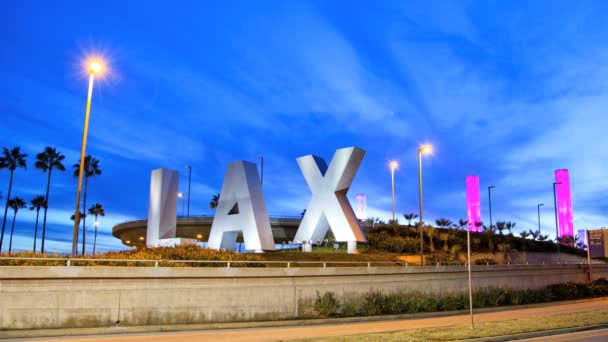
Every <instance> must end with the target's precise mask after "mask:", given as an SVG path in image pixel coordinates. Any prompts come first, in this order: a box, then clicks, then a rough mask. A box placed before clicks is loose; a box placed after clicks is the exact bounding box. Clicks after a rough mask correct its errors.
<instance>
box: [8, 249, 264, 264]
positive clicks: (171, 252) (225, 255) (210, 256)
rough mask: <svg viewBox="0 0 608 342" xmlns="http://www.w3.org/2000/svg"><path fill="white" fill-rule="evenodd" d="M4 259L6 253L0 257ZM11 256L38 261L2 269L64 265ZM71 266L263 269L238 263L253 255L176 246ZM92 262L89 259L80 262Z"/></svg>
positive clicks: (41, 258) (74, 261) (46, 256)
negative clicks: (200, 261) (153, 261)
mask: <svg viewBox="0 0 608 342" xmlns="http://www.w3.org/2000/svg"><path fill="white" fill-rule="evenodd" d="M2 256H4V257H6V256H8V254H2ZM11 257H20V258H37V259H38V260H0V265H5V266H7V265H8V266H34V265H35V266H65V265H66V262H65V261H61V260H57V261H55V260H45V259H49V258H65V256H62V255H56V254H41V253H33V252H20V253H13V254H11ZM70 259H71V264H72V265H74V266H94V265H106V266H154V263H152V262H141V261H140V262H138V261H127V262H125V261H105V260H103V261H102V260H99V261H97V260H95V259H127V260H164V261H162V262H159V266H176V267H224V266H225V265H226V264H225V263H176V262H171V261H172V260H213V261H231V262H235V261H237V262H236V263H233V265H234V266H241V267H265V265H264V264H261V263H256V262H253V263H251V262H249V263H238V261H262V260H263V259H262V257H261V256H259V255H257V254H241V253H234V252H227V251H216V250H213V249H207V248H202V247H200V246H197V245H185V246H176V247H157V248H142V249H135V250H129V251H119V252H106V253H103V254H97V255H85V256H76V257H72V258H70ZM80 259H92V260H86V261H84V260H80Z"/></svg>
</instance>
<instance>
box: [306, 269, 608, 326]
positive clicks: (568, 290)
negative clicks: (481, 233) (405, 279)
mask: <svg viewBox="0 0 608 342" xmlns="http://www.w3.org/2000/svg"><path fill="white" fill-rule="evenodd" d="M603 296H608V281H607V280H606V279H603V278H602V279H598V280H596V281H594V282H592V283H587V284H577V283H564V284H554V285H549V286H546V287H544V288H540V289H531V290H517V289H509V288H485V289H479V290H476V291H475V292H474V294H473V307H474V308H487V307H496V306H504V305H521V304H535V303H547V302H552V301H560V300H571V299H583V298H593V297H603ZM465 309H469V297H468V294H467V293H461V294H453V293H451V294H443V295H434V294H423V293H401V292H393V293H382V292H381V291H370V292H369V293H367V294H365V295H364V296H361V297H349V298H337V296H336V295H335V293H333V292H325V293H323V294H321V293H319V292H317V299H316V300H315V303H314V310H315V312H316V313H317V314H318V315H319V316H321V317H351V316H375V315H398V314H411V313H419V312H437V311H456V310H465Z"/></svg>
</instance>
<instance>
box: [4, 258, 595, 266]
mask: <svg viewBox="0 0 608 342" xmlns="http://www.w3.org/2000/svg"><path fill="white" fill-rule="evenodd" d="M4 260H7V261H37V262H44V261H61V262H65V266H66V267H70V266H77V264H78V263H81V262H85V263H86V262H101V263H106V262H112V263H144V264H150V266H154V267H159V265H160V264H163V266H171V265H172V264H174V265H175V264H209V265H220V267H221V266H223V267H226V268H231V267H247V265H275V266H283V267H286V268H291V267H293V266H294V265H311V266H314V265H318V266H317V267H322V268H327V267H328V265H330V266H333V267H356V266H362V267H368V268H369V267H372V266H375V267H377V266H380V267H391V266H392V267H395V266H396V267H408V266H410V267H412V266H413V267H420V266H418V265H408V263H407V262H397V261H293V260H292V261H282V260H279V261H275V260H260V261H255V260H166V259H158V260H149V259H97V258H19V257H0V262H1V261H4ZM592 264H605V263H603V262H599V261H592ZM511 265H587V262H582V261H581V262H577V261H563V262H560V263H554V264H548V263H544V262H543V263H541V264H528V263H525V264H500V265H490V264H489V263H487V264H486V265H474V266H497V267H501V266H511ZM85 266H92V267H94V266H102V265H85ZM107 266H114V267H121V266H119V265H107ZM440 266H442V267H445V266H457V267H462V266H466V264H458V265H457V264H450V263H447V264H446V263H443V264H442V263H436V264H434V265H426V266H423V267H427V268H430V267H440ZM144 267H145V266H144ZM203 267H204V266H203ZM309 267H310V266H309Z"/></svg>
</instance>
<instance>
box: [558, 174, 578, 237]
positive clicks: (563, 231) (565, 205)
mask: <svg viewBox="0 0 608 342" xmlns="http://www.w3.org/2000/svg"><path fill="white" fill-rule="evenodd" d="M555 182H556V183H557V184H556V189H555V191H556V194H557V218H558V220H557V221H558V227H559V237H564V236H570V237H574V226H573V224H572V197H571V194H570V176H569V174H568V169H559V170H555Z"/></svg>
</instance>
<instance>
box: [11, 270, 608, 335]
mask: <svg viewBox="0 0 608 342" xmlns="http://www.w3.org/2000/svg"><path fill="white" fill-rule="evenodd" d="M593 270H594V278H599V277H604V278H606V277H608V266H606V265H594V268H593ZM585 277H586V276H585V265H499V266H475V267H473V282H474V287H475V288H481V287H491V286H494V287H510V288H539V287H543V286H546V285H550V284H555V283H562V282H568V281H574V282H584V281H585V279H586V278H585ZM466 289H467V273H466V267H462V266H457V267H423V268H421V267H370V268H365V267H352V268H348V267H345V268H329V267H328V268H174V267H168V268H164V267H159V268H154V267H99V266H96V267H37V266H25V267H21V266H2V267H0V329H35V328H65V327H99V326H113V325H152V324H190V323H204V322H228V321H247V320H279V319H292V318H297V317H306V316H309V315H311V313H312V311H311V306H312V303H313V301H314V299H315V297H316V291H319V292H321V293H323V292H325V291H334V292H335V293H336V294H337V295H338V296H339V297H341V296H347V297H348V296H360V295H363V294H365V293H367V292H368V291H370V290H382V291H404V292H425V293H437V294H439V293H446V292H461V291H466Z"/></svg>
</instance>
